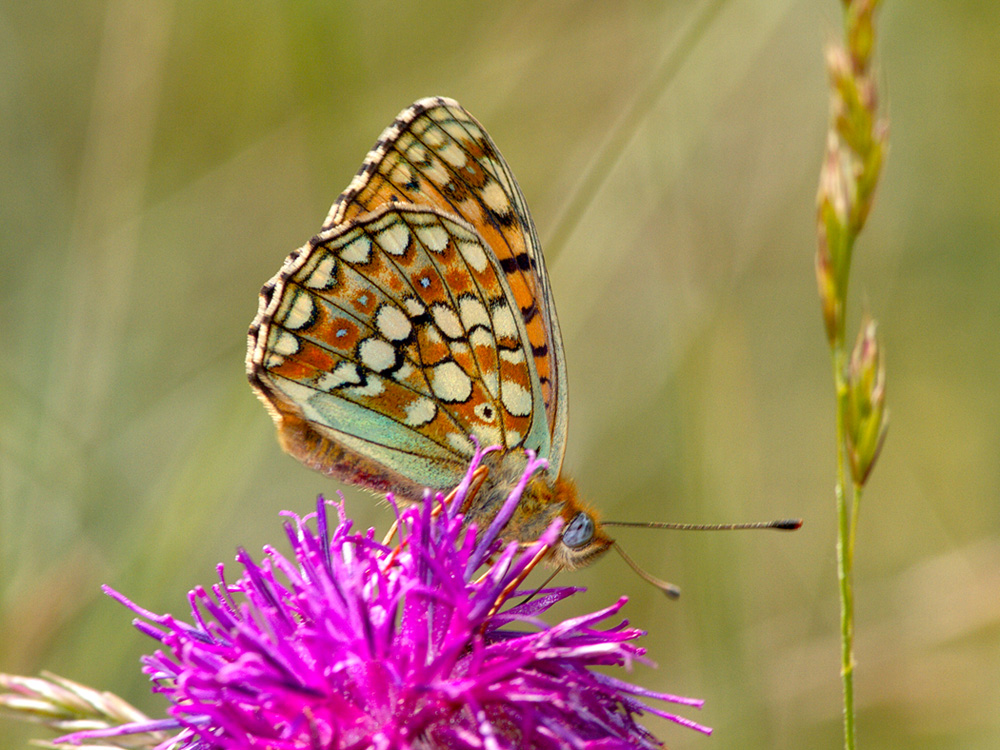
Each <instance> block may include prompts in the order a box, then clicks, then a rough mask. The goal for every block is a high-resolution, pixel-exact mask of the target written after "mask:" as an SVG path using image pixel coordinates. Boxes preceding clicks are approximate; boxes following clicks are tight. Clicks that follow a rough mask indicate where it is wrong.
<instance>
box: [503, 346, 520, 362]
mask: <svg viewBox="0 0 1000 750" xmlns="http://www.w3.org/2000/svg"><path fill="white" fill-rule="evenodd" d="M500 359H502V360H503V361H504V362H510V363H511V364H512V365H519V364H521V363H522V362H524V350H523V349H501V350H500Z"/></svg>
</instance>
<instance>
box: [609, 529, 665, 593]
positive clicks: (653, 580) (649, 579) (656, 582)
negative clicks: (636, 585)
mask: <svg viewBox="0 0 1000 750" xmlns="http://www.w3.org/2000/svg"><path fill="white" fill-rule="evenodd" d="M611 546H612V547H614V548H615V552H617V553H618V554H619V555H621V556H622V560H624V561H625V562H626V563H628V566H629V567H630V568H632V570H634V571H635V573H636V575H638V576H639V577H640V578H641V579H642V580H644V581H645V582H646V583H650V584H652V585H653V586H655V587H656V588H658V589H659V590H660V591H662V592H663V593H664V594H666V595H667V598H668V599H677V598H678V597H680V595H681V590H680V589H679V588H677V587H676V586H674V584H672V583H667V582H666V581H663V580H661V579H659V578H657V577H656V576H654V575H652V574H651V573H647V572H646V571H645V570H643V569H642V568H640V567H639V563H637V562H636V561H635V560H633V559H632V558H631V557H629V556H628V555H627V554H626V553H625V550H623V549H622V548H621V545H619V544H618V542H612V543H611Z"/></svg>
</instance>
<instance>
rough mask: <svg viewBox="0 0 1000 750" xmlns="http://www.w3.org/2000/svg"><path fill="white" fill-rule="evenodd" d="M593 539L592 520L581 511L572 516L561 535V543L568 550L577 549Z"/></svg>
mask: <svg viewBox="0 0 1000 750" xmlns="http://www.w3.org/2000/svg"><path fill="white" fill-rule="evenodd" d="M593 539H594V519H592V518H591V517H590V516H589V515H587V514H586V513H583V512H582V511H581V512H580V513H577V514H576V515H575V516H573V520H572V521H570V522H569V524H568V525H567V526H566V528H565V529H563V533H562V543H563V544H565V545H566V546H567V547H569V548H570V549H579V548H580V547H584V546H586V545H588V544H590V543H591V541H593Z"/></svg>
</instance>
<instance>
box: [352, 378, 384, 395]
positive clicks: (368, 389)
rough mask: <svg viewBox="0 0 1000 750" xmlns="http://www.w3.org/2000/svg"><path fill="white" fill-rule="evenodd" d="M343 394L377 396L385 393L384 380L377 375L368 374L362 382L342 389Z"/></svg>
mask: <svg viewBox="0 0 1000 750" xmlns="http://www.w3.org/2000/svg"><path fill="white" fill-rule="evenodd" d="M342 393H344V395H347V396H354V397H364V398H378V397H379V396H381V395H382V394H383V393H385V381H384V380H382V378H380V377H379V376H378V375H373V374H369V375H367V376H366V377H365V382H364V384H359V385H355V386H350V387H348V388H344V390H343V391H342Z"/></svg>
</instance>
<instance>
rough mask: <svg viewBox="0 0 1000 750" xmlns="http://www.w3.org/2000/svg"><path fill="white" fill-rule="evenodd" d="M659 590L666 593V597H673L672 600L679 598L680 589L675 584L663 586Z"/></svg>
mask: <svg viewBox="0 0 1000 750" xmlns="http://www.w3.org/2000/svg"><path fill="white" fill-rule="evenodd" d="M660 591H662V592H663V593H664V594H665V595H666V597H667V599H673V600H674V601H676V600H677V599H680V598H681V590H680V589H679V588H677V587H676V586H674V585H673V584H669V585H667V586H665V587H664V588H662V589H660Z"/></svg>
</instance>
